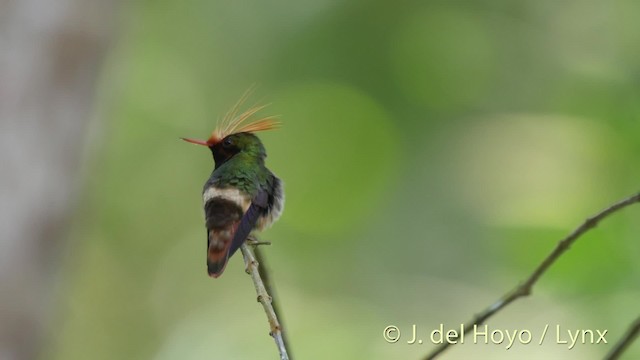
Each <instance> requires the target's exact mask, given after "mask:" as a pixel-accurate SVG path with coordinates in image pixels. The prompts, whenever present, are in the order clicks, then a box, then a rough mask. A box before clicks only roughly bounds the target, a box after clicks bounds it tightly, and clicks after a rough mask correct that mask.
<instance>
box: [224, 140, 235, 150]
mask: <svg viewBox="0 0 640 360" xmlns="http://www.w3.org/2000/svg"><path fill="white" fill-rule="evenodd" d="M222 146H224V147H226V148H229V147H231V146H233V141H231V139H224V141H223V142H222Z"/></svg>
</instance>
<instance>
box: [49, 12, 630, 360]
mask: <svg viewBox="0 0 640 360" xmlns="http://www.w3.org/2000/svg"><path fill="white" fill-rule="evenodd" d="M639 13H640V3H639V2H637V1H634V0H617V1H605V2H603V1H596V0H583V1H576V0H573V1H572V0H569V1H562V2H558V1H551V0H543V1H539V0H529V1H517V2H514V1H508V0H484V1H456V2H447V1H395V2H390V1H379V0H373V1H371V0H370V1H362V0H360V1H358V0H355V1H342V2H340V1H327V0H313V1H310V0H301V1H283V0H279V1H278V0H276V1H269V2H264V1H246V2H231V1H227V2H214V1H203V0H189V1H182V2H177V1H140V2H130V3H125V4H124V6H123V7H122V8H121V14H120V15H121V16H120V24H119V26H118V36H117V40H116V41H115V43H114V45H113V48H112V51H111V52H110V54H109V57H108V59H107V62H106V64H105V67H104V70H103V73H102V75H101V82H100V89H99V98H98V107H97V110H96V111H97V116H98V117H100V118H101V119H102V120H103V128H102V132H101V135H100V136H99V138H98V140H97V142H96V144H95V154H94V155H93V156H92V159H91V163H90V165H89V167H88V169H87V174H88V176H87V178H88V180H89V181H88V184H86V186H85V187H84V189H83V192H84V196H83V200H82V202H81V204H80V206H79V207H78V210H77V215H76V217H75V219H74V221H73V230H72V233H71V239H70V240H69V243H68V244H69V245H68V247H67V248H66V252H65V255H64V268H63V271H62V274H61V279H62V280H61V281H60V283H57V284H55V286H56V293H57V298H58V300H57V305H56V309H57V310H56V313H55V315H54V316H53V318H52V320H53V322H52V325H51V329H50V332H49V333H50V338H49V341H48V345H47V346H46V349H45V351H44V352H43V359H59V360H62V359H65V360H71V359H97V360H99V359H157V360H165V359H185V360H189V359H276V358H277V352H276V348H275V346H274V344H273V341H272V339H271V338H270V337H269V336H268V334H267V333H268V324H267V321H266V318H265V316H264V313H263V312H262V309H261V307H260V306H259V304H257V303H256V301H255V293H254V290H253V286H252V283H251V280H250V278H249V277H248V276H247V275H246V274H245V273H244V271H243V263H242V260H241V256H238V255H236V256H235V257H234V258H232V259H231V262H230V265H229V266H228V267H227V270H226V272H225V274H224V276H223V277H221V278H220V279H217V280H213V279H210V278H209V277H207V276H206V271H205V263H204V259H205V241H206V240H205V231H204V223H203V214H202V204H201V197H200V192H201V189H202V184H203V183H204V181H205V180H206V179H207V177H208V176H209V174H210V172H211V170H212V167H213V163H212V159H211V155H210V153H209V152H208V151H206V150H205V149H202V148H199V147H196V146H192V145H189V144H186V143H184V142H182V141H179V140H178V138H179V137H182V136H186V137H195V138H207V137H208V135H209V133H210V131H211V130H213V128H214V127H215V124H216V120H217V119H218V118H221V117H222V116H223V115H224V113H225V112H226V111H227V110H228V109H229V108H230V107H231V106H232V105H233V104H234V103H235V101H236V100H237V99H238V98H239V97H240V95H241V94H242V93H243V92H244V91H245V90H246V89H247V88H249V87H250V86H251V85H252V84H254V83H257V84H259V86H258V89H257V91H256V93H255V95H254V97H253V99H252V100H254V101H262V102H267V103H272V105H271V106H270V107H268V109H267V110H265V111H264V112H263V114H264V115H272V114H277V115H280V119H281V121H282V122H283V124H284V125H283V127H282V128H281V129H280V130H277V131H273V132H269V133H261V134H260V137H261V138H262V139H263V141H264V143H265V146H266V147H267V151H268V155H269V157H268V158H267V165H268V167H269V168H270V169H272V170H273V171H274V173H276V174H277V175H278V176H280V177H281V178H282V179H283V180H284V182H285V190H286V196H287V202H286V206H285V212H284V215H283V217H282V219H281V221H279V222H278V223H277V224H276V225H275V226H274V227H273V228H272V229H271V230H269V231H267V232H266V233H264V234H263V235H262V238H263V239H265V240H270V241H272V242H273V245H272V246H270V247H268V248H265V249H264V250H265V252H266V254H267V256H268V260H269V261H268V265H269V267H270V269H271V270H272V273H273V276H274V278H275V281H276V285H277V290H278V294H277V296H278V300H279V302H280V305H281V307H282V309H283V312H284V322H285V324H286V327H287V328H286V330H287V334H288V337H289V340H290V342H291V347H292V352H293V355H294V356H295V358H297V359H305V360H306V359H310V360H313V359H400V358H402V359H418V358H420V357H421V356H424V355H425V354H426V353H427V352H428V351H429V350H430V349H432V346H431V345H428V344H426V343H425V344H423V345H417V344H416V345H412V346H411V345H407V344H406V341H405V340H407V338H403V339H401V341H400V342H398V343H396V344H388V343H386V342H385V341H384V340H383V338H382V330H383V328H384V327H385V326H387V325H397V326H399V327H400V328H401V329H403V330H405V331H406V332H409V329H410V326H411V324H417V325H418V327H419V329H421V330H424V331H425V332H427V331H431V330H433V329H435V328H437V327H438V325H439V324H440V323H445V326H448V327H451V328H456V327H459V325H460V323H461V322H465V321H467V320H468V319H470V318H471V316H472V315H473V314H474V313H476V312H478V311H480V310H481V309H484V308H485V307H486V306H488V305H489V304H490V303H492V302H493V301H495V300H496V299H497V298H498V297H499V296H500V295H502V294H503V293H504V292H505V291H507V290H508V289H510V288H512V287H513V286H515V284H517V282H518V281H519V280H521V279H523V278H524V277H525V276H526V275H527V274H528V273H530V272H531V271H532V269H533V268H534V267H535V266H536V264H538V263H539V262H540V261H541V260H542V258H543V257H544V256H546V254H547V253H548V252H550V251H551V249H552V248H553V247H554V245H555V244H556V243H557V241H558V240H559V239H560V238H562V237H563V236H564V235H565V234H567V233H568V232H570V231H571V230H572V229H573V228H575V227H576V226H577V225H578V224H580V223H581V222H582V221H583V220H584V219H585V218H586V217H587V216H589V215H591V214H593V213H595V212H596V211H598V210H599V209H601V208H603V207H605V206H606V205H607V204H609V203H612V202H613V201H615V200H618V199H620V198H622V197H624V196H627V195H629V194H631V193H633V192H634V191H637V190H638V188H639V187H640V186H639V184H640V181H639V180H640V168H639V167H638V166H637V165H638V162H637V161H638V154H639V152H640V102H639V101H638V98H639V96H640V47H638V44H639V43H640V22H638V21H637V17H638V16H637V15H638V14H639ZM639 220H640V208H638V207H636V208H633V207H632V208H629V209H627V210H625V211H623V212H621V213H619V214H617V215H615V216H614V217H612V218H611V219H608V220H606V221H605V222H604V223H603V224H602V225H601V226H600V227H599V228H597V229H595V230H594V231H592V232H591V233H589V234H588V235H586V236H585V237H584V238H582V239H580V240H579V242H578V243H577V244H576V245H575V246H573V247H572V248H571V250H570V251H569V252H568V253H567V254H566V255H564V256H563V257H562V258H561V259H560V261H559V262H558V263H557V265H556V266H554V267H553V268H552V269H551V270H550V271H549V272H548V273H547V274H546V275H545V276H544V277H543V278H542V279H541V281H540V283H539V284H538V286H536V288H535V290H534V294H533V296H531V297H529V298H526V299H523V300H520V301H518V302H516V303H514V304H513V305H512V306H510V307H508V308H507V309H506V310H504V311H503V312H501V313H499V314H498V315H497V316H495V317H494V318H493V319H492V320H491V321H490V322H489V325H490V327H491V328H497V329H525V330H530V331H531V332H532V333H533V335H534V337H535V336H536V335H538V336H539V334H540V333H541V331H542V328H543V327H544V325H545V324H551V326H555V324H560V325H561V326H562V327H563V328H566V329H594V330H595V329H600V330H603V329H607V330H608V335H607V340H608V341H609V345H578V346H576V347H575V348H574V349H572V350H567V346H566V345H556V344H553V342H552V341H548V342H545V344H544V345H543V346H538V345H537V344H529V345H516V346H514V347H513V348H512V349H510V350H508V351H507V350H505V349H504V345H484V344H482V345H472V344H466V345H464V346H455V347H453V348H452V349H450V350H449V351H448V352H447V353H446V354H445V355H444V356H442V358H443V359H468V358H471V357H473V358H483V359H515V358H518V359H539V358H542V357H544V358H547V359H599V358H601V357H602V356H603V355H604V354H605V353H606V352H607V351H608V350H609V348H610V346H611V343H613V342H615V341H616V340H617V339H619V338H620V337H621V335H622V333H623V331H625V330H626V328H627V326H628V324H629V323H630V322H631V321H632V319H634V318H635V317H637V316H638V311H639V310H640V308H639V307H638V304H639V303H640V302H639V301H638V300H639V299H640V281H639V279H640V262H639V261H638V256H639V255H640V242H639V241H638V236H639V234H640V221H639ZM534 342H535V341H534ZM626 357H627V358H628V359H635V358H640V344H639V343H636V344H635V345H634V346H633V347H632V348H631V349H630V350H629V351H628V352H627V354H626Z"/></svg>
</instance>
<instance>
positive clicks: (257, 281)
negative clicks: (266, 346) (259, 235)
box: [240, 242, 289, 360]
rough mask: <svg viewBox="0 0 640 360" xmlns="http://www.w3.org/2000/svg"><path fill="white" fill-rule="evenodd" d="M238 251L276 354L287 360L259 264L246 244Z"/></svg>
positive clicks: (280, 327) (279, 328)
mask: <svg viewBox="0 0 640 360" xmlns="http://www.w3.org/2000/svg"><path fill="white" fill-rule="evenodd" d="M240 250H241V251H242V256H244V263H245V264H246V266H247V273H248V274H249V275H251V280H253V285H254V287H255V289H256V294H257V295H258V302H260V304H262V308H263V309H264V312H265V314H266V315H267V320H269V327H270V331H269V335H271V336H272V337H273V340H275V342H276V346H277V347H278V352H279V353H280V360H289V354H288V352H287V347H286V344H285V341H284V336H283V333H282V326H281V325H280V320H278V315H277V313H276V311H275V309H274V307H273V304H272V298H271V295H269V292H268V291H267V286H265V282H264V280H263V279H262V277H261V276H260V269H259V266H260V264H259V263H258V260H256V255H255V254H254V252H253V249H252V248H251V246H250V245H248V244H247V243H246V242H245V243H244V244H242V247H241V248H240ZM263 271H264V270H263Z"/></svg>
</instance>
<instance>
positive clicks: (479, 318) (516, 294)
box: [425, 193, 640, 360]
mask: <svg viewBox="0 0 640 360" xmlns="http://www.w3.org/2000/svg"><path fill="white" fill-rule="evenodd" d="M637 202H640V193H637V194H635V195H633V196H630V197H628V198H626V199H624V200H621V201H618V202H617V203H615V204H613V205H611V206H609V207H607V208H606V209H604V210H602V211H600V212H599V213H597V214H596V215H594V216H592V217H590V218H588V219H587V220H586V221H585V222H584V223H583V224H582V225H580V226H578V227H577V228H576V229H575V230H574V231H573V232H572V233H571V234H569V235H568V236H567V237H565V238H564V239H562V240H561V241H560V242H559V243H558V244H557V245H556V247H555V249H553V251H552V252H551V253H550V254H549V255H548V256H547V257H546V258H545V259H544V260H543V261H542V263H540V265H538V267H537V268H536V269H535V270H534V271H533V273H532V274H531V275H529V277H528V278H527V279H526V280H525V281H523V282H521V283H520V284H519V285H518V286H516V287H515V288H514V289H513V290H511V291H509V292H507V293H506V294H505V295H503V296H502V297H501V298H500V299H499V300H498V301H496V302H495V303H493V304H492V305H491V306H489V307H488V308H486V309H485V310H484V311H482V312H481V313H479V314H477V315H476V316H475V317H474V318H473V319H472V320H471V321H470V322H469V323H467V325H466V326H465V328H464V330H465V332H470V331H472V329H473V326H474V325H479V324H482V323H484V322H485V321H486V320H487V319H488V318H490V317H491V316H493V315H494V314H495V313H497V312H498V311H500V310H502V309H503V308H504V307H506V306H507V305H509V304H510V303H512V302H513V301H514V300H516V299H518V298H521V297H524V296H528V295H529V294H531V290H532V289H533V286H534V285H535V284H536V282H537V281H538V279H540V277H541V276H542V275H543V274H544V273H545V272H546V271H547V270H548V269H549V267H551V265H553V264H554V263H555V262H556V260H558V258H559V257H560V256H561V255H562V254H563V253H564V252H565V251H567V250H568V249H569V247H570V246H571V245H572V244H573V243H574V242H575V241H576V239H578V238H579V237H580V236H582V235H583V234H584V233H586V232H587V231H589V230H590V229H592V228H594V227H596V226H597V225H598V223H599V222H600V221H601V220H602V219H604V218H606V217H607V216H609V215H611V214H613V213H614V212H616V211H618V210H620V209H623V208H625V207H627V206H629V205H632V204H634V203H637ZM451 340H452V341H450V342H443V343H442V344H441V345H439V346H438V347H436V349H435V350H433V351H432V352H431V353H429V354H428V355H427V356H426V357H425V360H430V359H435V358H436V357H437V356H438V355H439V354H441V353H442V352H443V351H445V350H446V349H447V348H448V347H449V346H450V345H452V344H451V343H452V342H453V341H454V340H457V338H452V339H451Z"/></svg>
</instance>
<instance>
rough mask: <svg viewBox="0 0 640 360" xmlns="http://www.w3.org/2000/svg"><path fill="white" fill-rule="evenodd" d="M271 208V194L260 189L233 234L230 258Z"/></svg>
mask: <svg viewBox="0 0 640 360" xmlns="http://www.w3.org/2000/svg"><path fill="white" fill-rule="evenodd" d="M268 206H269V194H268V193H267V192H266V191H265V190H263V189H260V190H259V191H258V194H257V195H256V196H255V197H254V198H253V199H252V200H251V205H250V206H249V209H247V212H245V213H244V215H243V216H242V220H240V224H238V227H237V228H236V231H235V234H233V240H232V241H231V248H230V249H229V257H231V256H232V255H233V254H234V253H235V252H236V251H237V250H238V249H239V248H240V246H242V243H244V241H245V240H247V237H248V236H249V233H251V230H253V228H254V227H255V226H256V222H257V221H258V218H259V217H260V215H261V214H264V212H265V211H266V209H267V207H268Z"/></svg>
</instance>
